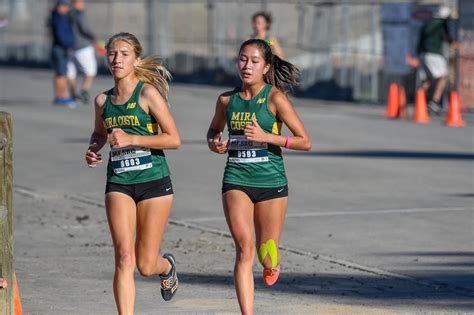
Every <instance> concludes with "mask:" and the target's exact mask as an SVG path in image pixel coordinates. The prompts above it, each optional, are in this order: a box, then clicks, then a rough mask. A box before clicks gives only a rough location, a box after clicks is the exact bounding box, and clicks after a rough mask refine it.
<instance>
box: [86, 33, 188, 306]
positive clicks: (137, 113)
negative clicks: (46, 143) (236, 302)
mask: <svg viewBox="0 0 474 315" xmlns="http://www.w3.org/2000/svg"><path fill="white" fill-rule="evenodd" d="M106 49H107V65H108V67H109V69H110V71H111V73H112V76H113V79H114V82H115V84H114V87H113V88H112V89H110V90H108V91H106V92H104V93H100V94H99V95H98V96H97V97H96V98H95V127H94V131H93V133H92V135H91V138H90V143H89V147H88V149H87V151H86V154H85V160H86V162H87V165H88V166H89V167H91V168H95V167H97V165H99V164H100V163H101V162H102V156H101V154H100V153H98V152H99V150H100V149H101V148H102V147H103V146H104V145H105V144H106V143H107V142H108V143H109V145H110V147H111V151H110V156H109V161H108V165H107V184H106V188H105V207H106V212H107V219H108V223H109V227H110V232H111V235H112V241H113V244H114V249H115V274H114V281H113V288H114V296H115V302H116V304H117V310H118V312H119V314H133V311H134V303H135V281H134V270H135V266H137V267H138V270H139V272H140V274H141V275H143V276H145V277H153V276H156V275H159V277H160V278H161V295H162V297H163V299H164V300H166V301H169V300H171V298H173V296H174V295H175V293H176V290H177V289H178V276H177V273H176V260H175V258H174V256H173V255H172V254H168V253H166V254H164V255H163V256H160V255H159V252H160V244H161V240H162V238H163V234H164V232H165V228H166V224H167V222H168V217H169V215H170V211H171V206H172V202H173V186H172V183H171V179H170V169H169V167H168V164H167V161H166V157H165V154H164V152H163V150H166V149H177V148H178V147H179V146H180V144H181V139H180V135H179V132H178V129H177V127H176V124H175V121H174V119H173V116H172V115H171V112H170V109H169V107H168V90H169V87H168V82H167V80H168V79H169V78H170V73H169V72H168V70H166V68H165V67H164V66H163V65H162V64H161V63H160V61H159V59H158V58H157V57H153V56H152V57H146V58H144V57H143V56H142V55H143V48H142V46H141V44H140V42H139V41H138V39H137V38H136V37H135V36H134V35H132V34H130V33H118V34H115V35H113V36H112V37H111V38H110V39H109V40H108V43H107V45H106ZM158 131H160V132H158Z"/></svg>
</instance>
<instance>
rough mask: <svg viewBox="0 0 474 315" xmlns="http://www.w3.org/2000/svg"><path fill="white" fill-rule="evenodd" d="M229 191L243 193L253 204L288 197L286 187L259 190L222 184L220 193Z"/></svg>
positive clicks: (257, 188)
mask: <svg viewBox="0 0 474 315" xmlns="http://www.w3.org/2000/svg"><path fill="white" fill-rule="evenodd" d="M229 190H240V191H243V192H244V193H245V194H247V196H249V198H250V200H252V202H253V203H257V202H261V201H265V200H270V199H276V198H281V197H288V185H285V186H281V187H274V188H259V187H250V186H243V185H236V184H228V183H223V184H222V193H223V194H224V193H225V192H228V191H229Z"/></svg>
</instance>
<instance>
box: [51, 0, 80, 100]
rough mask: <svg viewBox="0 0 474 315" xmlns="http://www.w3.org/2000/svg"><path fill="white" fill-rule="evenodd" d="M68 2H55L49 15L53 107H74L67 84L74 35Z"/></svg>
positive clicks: (59, 0)
mask: <svg viewBox="0 0 474 315" xmlns="http://www.w3.org/2000/svg"><path fill="white" fill-rule="evenodd" d="M69 11H70V6H69V1H68V0H57V1H56V5H55V7H54V10H53V12H52V14H51V33H52V36H53V48H52V51H51V61H52V65H53V69H54V72H55V77H54V101H53V105H58V106H69V107H75V106H76V103H75V102H74V100H73V99H72V98H71V97H70V95H69V89H68V82H67V77H66V74H67V64H68V62H69V60H70V56H71V54H72V53H73V50H74V44H75V40H74V33H73V30H72V25H71V21H70V19H69V15H68V14H69Z"/></svg>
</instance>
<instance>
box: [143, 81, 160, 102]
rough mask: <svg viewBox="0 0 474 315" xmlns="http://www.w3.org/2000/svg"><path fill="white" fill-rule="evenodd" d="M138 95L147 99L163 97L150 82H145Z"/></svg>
mask: <svg viewBox="0 0 474 315" xmlns="http://www.w3.org/2000/svg"><path fill="white" fill-rule="evenodd" d="M140 96H141V97H144V98H145V99H147V100H151V99H156V98H157V97H158V98H160V99H163V96H161V94H160V92H158V90H157V89H156V88H155V87H154V86H153V85H151V84H148V83H145V84H143V87H142V89H141V91H140Z"/></svg>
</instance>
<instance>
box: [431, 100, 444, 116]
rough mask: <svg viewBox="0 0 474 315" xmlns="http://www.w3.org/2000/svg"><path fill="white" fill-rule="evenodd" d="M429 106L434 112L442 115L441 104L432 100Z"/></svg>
mask: <svg viewBox="0 0 474 315" xmlns="http://www.w3.org/2000/svg"><path fill="white" fill-rule="evenodd" d="M428 108H429V109H430V110H431V111H432V112H433V113H435V114H436V115H440V114H441V109H442V108H441V106H440V105H439V104H438V103H436V102H435V101H430V102H429V103H428Z"/></svg>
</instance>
